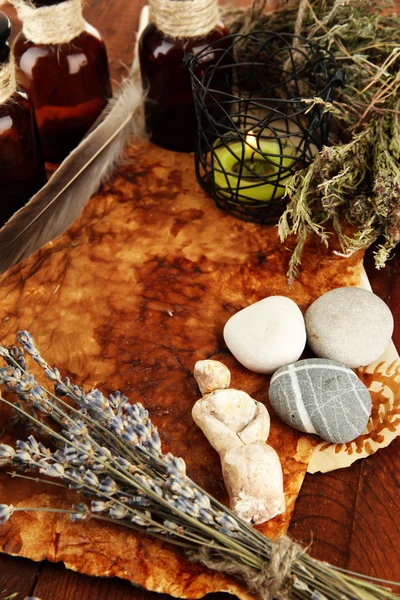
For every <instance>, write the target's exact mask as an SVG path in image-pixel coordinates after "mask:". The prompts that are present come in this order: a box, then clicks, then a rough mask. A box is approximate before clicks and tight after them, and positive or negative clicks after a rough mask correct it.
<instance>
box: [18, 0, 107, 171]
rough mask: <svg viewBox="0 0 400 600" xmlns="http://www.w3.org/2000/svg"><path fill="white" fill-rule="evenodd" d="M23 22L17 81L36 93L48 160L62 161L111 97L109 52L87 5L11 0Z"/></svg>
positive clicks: (75, 0) (58, 0)
mask: <svg viewBox="0 0 400 600" xmlns="http://www.w3.org/2000/svg"><path fill="white" fill-rule="evenodd" d="M11 1H12V4H13V5H14V6H15V8H16V10H17V13H18V16H19V18H20V20H21V21H22V32H21V33H20V34H19V36H18V37H17V39H16V41H15V44H14V54H15V59H16V63H17V77H18V80H19V81H20V82H21V84H22V85H23V86H24V87H25V88H26V89H27V90H28V91H29V93H30V94H31V97H32V100H33V103H34V105H35V110H36V118H37V122H38V127H39V133H40V138H41V142H42V148H43V153H44V156H45V158H46V160H48V161H52V162H61V161H62V160H63V159H64V158H65V157H66V156H67V155H68V154H69V153H70V152H71V150H73V149H74V148H75V147H76V146H77V145H78V144H79V142H80V141H81V139H82V138H83V136H84V135H85V134H86V133H87V131H88V130H89V129H90V127H91V126H92V125H93V123H94V122H95V121H96V119H97V118H98V116H99V115H100V113H101V112H102V110H103V109H104V107H105V106H106V104H107V102H108V100H109V98H110V97H111V95H112V91H111V83H110V76H109V69H108V60H107V51H106V47H105V45H104V42H103V40H102V38H101V36H100V34H99V33H98V31H97V30H96V29H95V28H94V27H92V26H91V25H89V24H88V23H87V22H86V21H85V19H84V18H83V15H82V0H32V1H28V0H11Z"/></svg>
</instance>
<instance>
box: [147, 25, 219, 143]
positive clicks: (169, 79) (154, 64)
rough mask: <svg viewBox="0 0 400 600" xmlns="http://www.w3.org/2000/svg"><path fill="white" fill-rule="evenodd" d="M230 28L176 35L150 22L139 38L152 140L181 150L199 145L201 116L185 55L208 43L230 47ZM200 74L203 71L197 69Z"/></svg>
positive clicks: (201, 48)
mask: <svg viewBox="0 0 400 600" xmlns="http://www.w3.org/2000/svg"><path fill="white" fill-rule="evenodd" d="M228 34H229V31H228V29H227V28H226V27H225V26H224V25H223V24H217V25H216V26H215V27H214V28H213V29H212V30H211V31H210V32H209V33H207V34H206V35H203V36H201V37H190V38H188V37H186V38H182V39H181V38H175V37H172V36H170V35H167V34H165V33H163V31H161V29H160V28H159V27H157V26H156V24H155V23H154V22H152V23H150V24H149V25H148V26H147V27H146V29H145V30H144V31H143V33H142V35H141V38H140V41H139V59H140V68H141V74H142V80H143V82H144V85H145V87H146V89H147V101H146V106H145V109H146V125H147V129H148V132H149V134H150V136H151V140H152V142H154V143H155V144H157V145H159V146H162V147H163V148H167V149H169V150H176V151H178V152H193V151H194V149H195V142H196V133H197V120H196V112H195V106H194V102H193V93H192V86H191V80H190V74H189V72H188V70H187V68H186V67H185V65H184V61H183V59H184V56H185V55H187V54H189V53H190V54H198V53H199V52H200V51H201V50H203V49H204V48H205V47H206V46H207V45H208V44H213V46H214V47H215V48H222V49H223V48H227V47H228V45H229V40H227V39H226V36H227V35H228ZM214 60H215V58H213V55H212V54H211V53H210V58H208V59H207V60H205V61H202V63H201V65H199V67H198V70H199V71H200V70H201V69H204V68H206V67H208V66H209V65H211V64H213V62H214ZM197 75H200V73H197Z"/></svg>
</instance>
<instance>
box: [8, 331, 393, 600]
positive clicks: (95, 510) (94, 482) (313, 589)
mask: <svg viewBox="0 0 400 600" xmlns="http://www.w3.org/2000/svg"><path fill="white" fill-rule="evenodd" d="M18 341H19V343H20V346H12V347H8V348H6V347H1V346H0V356H1V357H2V358H3V359H4V361H5V363H6V365H5V366H4V367H2V368H0V382H1V383H2V384H4V385H5V388H6V391H7V392H8V393H13V394H15V395H16V396H17V397H18V400H16V401H14V402H12V401H10V400H8V399H6V398H4V397H2V396H0V400H1V401H2V402H4V403H6V404H7V405H9V406H10V407H12V408H13V409H14V411H15V413H16V415H15V416H16V418H17V419H18V420H19V421H21V420H22V421H23V422H25V423H26V424H27V425H28V426H29V427H31V428H32V429H33V434H32V435H29V437H28V438H27V439H26V440H20V441H18V442H17V443H16V446H15V447H12V446H10V445H7V444H0V465H3V466H7V467H9V468H11V469H13V472H12V473H11V475H12V476H14V477H23V478H26V477H28V478H30V477H31V476H30V475H29V472H31V471H33V472H34V473H35V480H36V481H38V482H39V483H40V482H41V481H44V480H42V479H41V478H40V476H39V477H37V473H38V472H39V473H41V474H43V476H46V477H50V478H55V479H58V480H60V481H61V482H57V483H54V485H58V486H61V487H66V488H71V489H73V490H77V491H78V492H79V493H80V494H82V502H79V503H77V504H74V505H73V506H72V507H70V508H65V507H64V506H63V507H56V506H54V507H51V508H49V507H46V508H41V507H34V506H32V507H29V508H27V507H26V506H24V507H21V508H19V507H18V506H12V505H5V504H0V524H2V523H5V522H6V521H7V520H8V519H9V518H10V517H11V516H12V515H13V513H16V512H18V511H19V510H23V511H27V510H33V511H35V510H42V511H50V512H60V513H66V514H68V515H69V517H70V518H71V519H72V520H73V521H76V522H80V521H83V520H85V519H98V520H101V521H107V522H112V523H115V524H117V525H120V526H123V527H127V528H130V529H133V530H136V531H140V532H142V533H146V534H149V535H152V536H156V537H158V538H161V539H163V540H164V541H169V542H171V543H174V544H177V545H178V546H180V547H182V549H183V550H184V551H185V552H186V553H187V554H188V555H189V557H190V558H191V559H192V560H195V561H197V562H201V563H202V564H204V565H205V566H207V567H210V568H213V569H217V570H221V571H223V572H226V573H228V574H230V575H232V576H237V577H239V578H241V579H242V580H244V581H245V582H246V584H247V586H248V589H249V591H250V592H252V593H255V594H259V595H260V596H261V598H264V599H265V600H267V599H268V600H270V599H271V598H289V597H293V598H299V599H301V600H307V599H315V598H317V599H320V600H326V599H332V600H346V599H349V600H360V599H363V600H374V599H383V598H392V599H395V598H398V596H396V595H394V594H392V593H391V592H390V590H389V589H388V588H385V587H383V586H382V585H380V584H378V583H375V582H372V581H371V580H370V578H367V577H365V578H362V576H360V575H359V576H354V575H355V574H350V573H349V572H346V571H342V570H340V569H336V568H334V567H332V566H330V565H327V564H326V563H321V562H319V561H316V560H314V559H312V558H311V557H310V556H308V555H307V554H306V553H305V551H304V550H303V549H302V548H301V547H300V546H299V545H298V544H296V543H295V542H293V541H292V540H290V538H288V537H283V538H281V540H280V541H279V542H271V541H270V540H268V539H267V538H265V537H264V536H263V535H261V534H260V533H258V532H257V531H256V530H254V529H252V528H251V527H250V526H249V525H248V524H246V523H244V522H243V521H241V520H240V519H239V518H238V517H236V516H235V515H234V514H233V513H232V512H231V511H229V510H228V509H227V508H226V507H225V506H223V505H222V504H220V503H219V502H218V501H217V500H215V499H214V498H213V497H211V496H210V495H209V494H207V493H206V492H205V491H204V490H202V489H201V488H200V487H199V486H198V485H196V483H194V482H193V481H192V480H191V479H189V477H188V476H187V475H186V467H185V463H184V461H183V460H182V459H181V458H176V457H174V456H172V455H171V454H163V453H162V450H161V443H160V437H159V435H158V432H157V430H156V428H155V427H154V426H153V425H152V423H151V420H150V419H149V416H148V413H147V411H146V410H145V408H144V407H143V406H142V405H141V404H134V405H131V404H130V403H129V401H128V399H127V398H126V397H125V396H123V395H122V394H120V393H119V392H115V393H114V394H111V395H109V396H108V397H106V396H104V395H103V394H102V393H101V392H100V391H99V390H97V389H92V390H91V391H90V392H88V393H86V392H85V391H84V390H83V389H82V388H81V387H79V386H77V385H74V384H73V383H71V381H70V380H69V379H68V378H62V377H61V375H60V373H59V371H58V370H57V369H56V368H53V367H50V366H49V365H48V364H47V363H46V361H45V360H44V359H43V358H42V357H41V355H40V354H39V352H38V350H37V349H36V347H35V344H34V341H33V339H32V337H31V336H30V335H29V333H27V332H26V331H22V332H20V333H19V334H18ZM25 353H27V354H28V355H30V356H31V357H32V358H33V360H34V361H36V363H37V364H38V365H39V366H40V367H41V368H42V369H43V371H44V373H45V375H46V376H47V378H48V379H49V381H50V382H51V387H52V386H54V391H51V390H50V389H48V388H47V387H45V386H43V385H42V384H41V383H39V382H38V381H37V380H36V378H35V376H34V375H33V374H32V373H30V372H29V370H28V367H27V364H26V362H25ZM71 401H72V402H71ZM36 434H38V435H40V436H45V438H42V439H47V440H48V443H46V444H45V443H43V442H42V441H39V440H38V439H37V437H35V435H36ZM27 473H28V474H27ZM380 583H382V582H380ZM385 583H388V582H385Z"/></svg>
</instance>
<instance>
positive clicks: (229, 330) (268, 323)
mask: <svg viewBox="0 0 400 600" xmlns="http://www.w3.org/2000/svg"><path fill="white" fill-rule="evenodd" d="M224 339H225V343H226V345H227V346H228V348H229V350H230V351H231V352H232V354H233V356H234V357H235V358H236V359H237V360H238V361H239V362H240V363H241V364H242V365H243V366H244V367H246V368H247V369H249V370H250V371H255V372H256V373H273V372H274V371H276V369H279V367H282V366H283V365H287V364H288V363H293V362H296V360H298V359H299V357H300V355H301V353H302V352H303V350H304V346H305V344H306V329H305V324H304V319H303V315H302V313H301V310H300V309H299V307H298V306H297V304H295V302H293V300H291V299H290V298H287V297H286V296H270V297H269V298H264V300H260V301H259V302H256V303H255V304H251V305H250V306H247V307H246V308H244V309H243V310H240V311H239V312H237V313H236V314H235V315H233V316H232V317H231V318H230V319H229V321H227V323H226V325H225V328H224Z"/></svg>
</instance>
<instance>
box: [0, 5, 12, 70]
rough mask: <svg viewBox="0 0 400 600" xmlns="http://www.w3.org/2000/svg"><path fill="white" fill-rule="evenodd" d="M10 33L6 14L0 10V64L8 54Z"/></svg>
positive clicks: (9, 24)
mask: <svg viewBox="0 0 400 600" xmlns="http://www.w3.org/2000/svg"><path fill="white" fill-rule="evenodd" d="M10 34H11V23H10V19H9V18H8V17H7V15H6V14H5V13H3V12H1V11H0V64H1V63H4V62H6V60H8V57H9V56H10V45H9V43H8V39H9V37H10Z"/></svg>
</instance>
